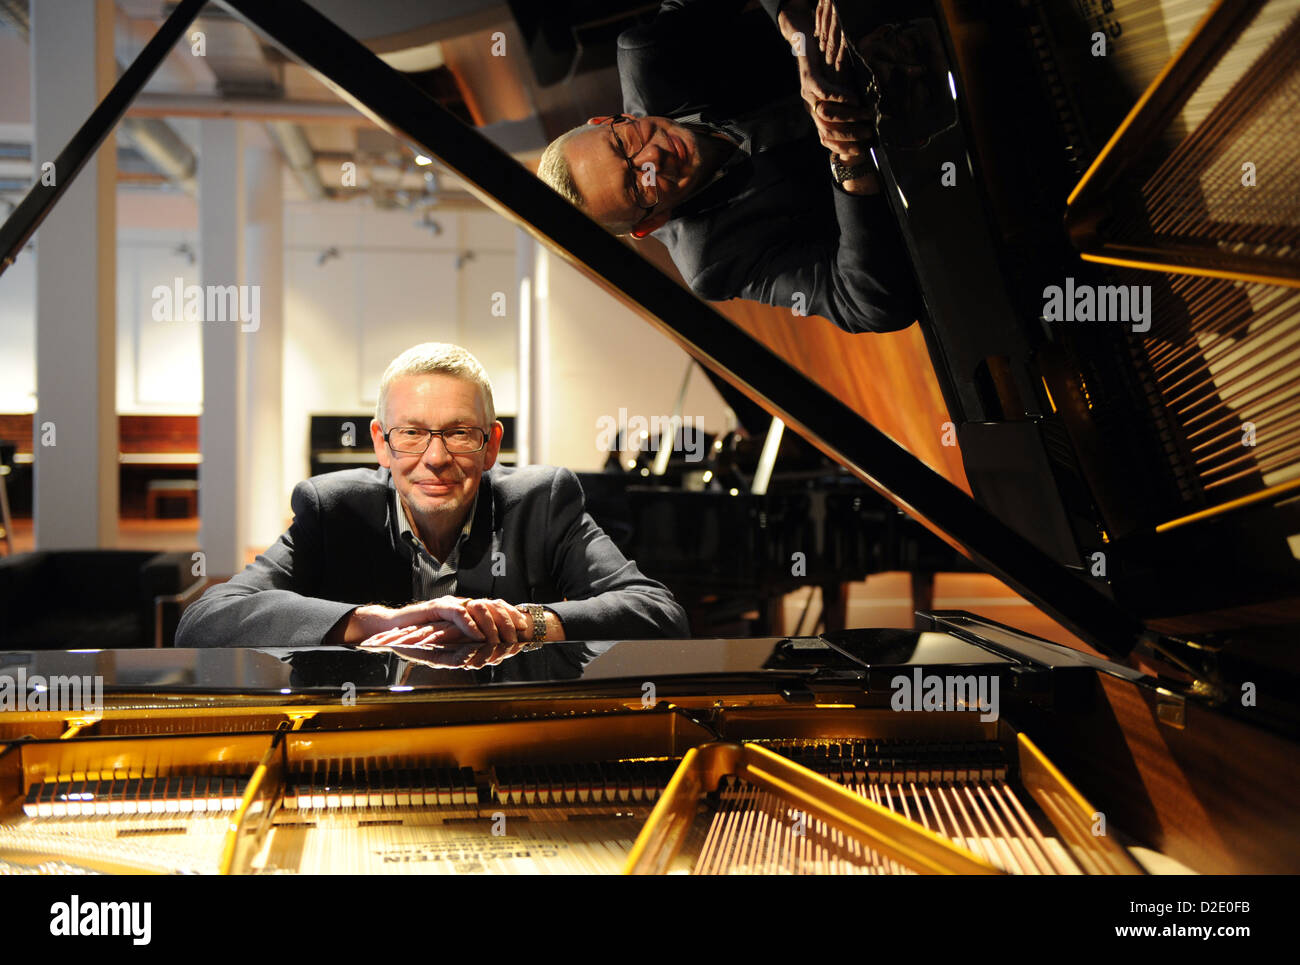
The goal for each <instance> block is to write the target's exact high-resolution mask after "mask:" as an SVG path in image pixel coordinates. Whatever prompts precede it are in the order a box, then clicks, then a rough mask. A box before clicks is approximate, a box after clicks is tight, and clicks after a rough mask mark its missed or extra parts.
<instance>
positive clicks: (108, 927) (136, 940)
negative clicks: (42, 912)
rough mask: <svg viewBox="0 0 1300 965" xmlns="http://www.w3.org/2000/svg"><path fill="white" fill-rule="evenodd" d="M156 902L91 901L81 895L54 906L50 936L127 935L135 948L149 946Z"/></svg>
mask: <svg viewBox="0 0 1300 965" xmlns="http://www.w3.org/2000/svg"><path fill="white" fill-rule="evenodd" d="M152 923H153V903H152V902H149V901H87V902H82V901H81V897H80V896H79V895H73V896H72V898H71V899H70V900H69V901H56V902H55V903H54V904H52V905H50V934H51V935H62V936H67V937H76V936H79V935H95V936H105V937H106V936H127V937H129V938H130V939H131V942H132V944H134V945H148V944H149V940H150V937H151V936H152V934H153V926H152Z"/></svg>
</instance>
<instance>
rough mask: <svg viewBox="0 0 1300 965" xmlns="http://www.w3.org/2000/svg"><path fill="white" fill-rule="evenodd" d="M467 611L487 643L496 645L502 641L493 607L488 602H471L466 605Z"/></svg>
mask: <svg viewBox="0 0 1300 965" xmlns="http://www.w3.org/2000/svg"><path fill="white" fill-rule="evenodd" d="M465 609H466V610H468V611H469V615H470V617H472V618H473V620H474V623H475V625H476V626H477V627H478V629H479V632H480V634H481V637H479V638H478V639H481V640H484V641H486V642H487V643H496V642H497V641H498V640H500V639H501V636H500V634H499V633H498V632H497V621H496V618H495V617H494V616H493V614H492V609H491V605H490V604H489V602H488V601H487V600H470V601H469V602H468V603H466V604H465Z"/></svg>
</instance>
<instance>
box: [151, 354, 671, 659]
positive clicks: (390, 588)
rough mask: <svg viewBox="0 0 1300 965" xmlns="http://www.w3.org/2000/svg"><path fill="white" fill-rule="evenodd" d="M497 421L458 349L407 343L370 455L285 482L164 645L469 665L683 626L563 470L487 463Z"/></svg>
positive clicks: (383, 385)
mask: <svg viewBox="0 0 1300 965" xmlns="http://www.w3.org/2000/svg"><path fill="white" fill-rule="evenodd" d="M502 431H503V430H502V425H501V423H500V422H498V421H496V411H495V408H494V407H493V404H492V385H491V383H490V382H489V380H488V378H487V374H486V373H485V372H484V371H483V368H482V366H481V365H480V364H479V362H478V360H477V359H475V358H474V356H472V355H471V354H470V353H469V352H467V351H465V350H464V349H462V348H460V347H458V346H455V345H445V344H440V343H425V344H423V345H417V346H415V347H414V348H411V349H408V350H407V351H406V352H404V353H402V354H401V355H399V356H398V357H397V358H396V359H394V360H393V362H392V363H391V364H390V365H389V367H388V369H387V371H386V372H385V373H384V376H383V379H382V380H381V382H380V387H379V398H378V404H377V405H376V407H375V419H374V420H373V421H372V422H371V425H370V432H371V437H372V441H373V443H374V447H375V454H376V455H377V457H378V459H379V463H380V466H381V467H382V468H380V469H378V470H373V469H352V470H346V471H343V472H334V473H326V474H324V475H320V476H315V477H313V478H312V479H308V480H306V481H305V482H301V483H299V484H298V485H297V486H296V487H295V489H294V492H293V499H292V502H293V510H294V520H293V524H292V525H291V526H290V527H289V530H288V532H286V533H284V534H283V535H282V536H281V537H280V539H279V540H278V541H277V542H276V543H275V545H273V546H272V547H271V548H270V549H268V550H267V551H266V553H265V554H263V555H261V556H258V557H257V559H256V561H255V562H253V563H252V564H250V565H249V566H248V567H247V569H245V570H244V572H242V573H240V574H238V575H237V576H235V577H234V578H233V579H231V580H230V581H229V582H228V583H224V584H221V585H219V586H216V587H213V588H212V589H210V590H208V592H207V593H205V594H204V596H203V597H202V599H200V600H199V601H198V602H196V603H195V604H194V605H193V606H192V607H190V608H189V609H188V610H187V611H186V612H185V615H184V617H183V619H182V620H181V624H180V627H179V628H178V630H177V646H181V647H195V646H200V647H202V646H312V645H317V644H366V645H371V646H377V645H383V646H402V647H413V646H419V647H425V648H437V649H438V650H439V652H440V654H441V655H442V657H444V658H445V657H446V656H447V654H448V651H455V652H456V653H458V654H461V655H463V663H462V664H461V665H462V666H466V667H471V668H472V667H481V666H484V665H486V664H489V663H498V662H499V661H500V660H502V659H504V658H505V657H509V656H514V655H515V654H516V653H519V652H520V651H522V650H525V649H535V648H537V647H539V646H540V645H542V644H544V643H545V642H548V641H554V640H563V639H566V638H567V639H576V640H608V639H626V638H654V637H665V636H685V635H686V634H687V625H686V615H685V613H684V612H683V610H682V609H681V607H680V606H678V605H677V603H676V601H675V600H674V599H673V597H672V594H671V593H670V592H669V591H668V590H667V589H666V588H664V587H663V586H662V585H661V584H659V583H656V582H655V581H653V580H650V579H648V578H646V577H645V576H643V575H642V574H641V573H640V571H639V570H638V569H637V567H636V564H635V563H633V562H631V561H629V560H627V559H626V558H625V557H624V556H623V554H622V553H620V552H619V550H618V548H617V547H616V546H615V545H614V543H613V542H612V541H611V540H610V539H609V538H608V537H607V536H606V535H605V534H604V533H603V532H602V531H601V530H600V528H599V527H598V526H597V525H596V524H595V522H593V521H592V519H591V517H590V516H589V515H587V514H586V513H585V512H584V509H583V496H582V490H581V488H580V487H579V485H578V481H577V478H576V477H575V476H574V475H573V473H571V472H569V471H568V470H566V469H556V468H553V467H543V466H531V467H527V468H522V469H510V468H503V467H495V468H494V466H495V463H496V459H497V455H498V452H499V450H500V447H501V436H502ZM410 601H415V602H410Z"/></svg>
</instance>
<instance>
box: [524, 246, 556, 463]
mask: <svg viewBox="0 0 1300 965" xmlns="http://www.w3.org/2000/svg"><path fill="white" fill-rule="evenodd" d="M547 274H548V273H547V251H546V249H545V248H544V247H543V246H541V245H539V244H538V243H537V241H536V240H535V239H534V238H533V236H532V235H530V234H529V233H528V232H527V231H525V230H524V229H523V228H518V229H516V231H515V297H516V298H518V299H519V366H518V369H519V406H518V413H519V414H518V415H517V416H516V420H515V437H516V445H515V448H516V450H517V452H518V461H519V465H521V466H527V465H530V464H544V463H545V462H546V461H547V433H548V432H549V429H550V426H549V405H548V400H549V398H550V396H549V392H548V389H547V385H548V381H549V378H548V373H549V370H550V335H549V317H548V313H547V308H548V304H549V303H548V298H549V297H550V296H549V292H548V291H547V288H548V285H547Z"/></svg>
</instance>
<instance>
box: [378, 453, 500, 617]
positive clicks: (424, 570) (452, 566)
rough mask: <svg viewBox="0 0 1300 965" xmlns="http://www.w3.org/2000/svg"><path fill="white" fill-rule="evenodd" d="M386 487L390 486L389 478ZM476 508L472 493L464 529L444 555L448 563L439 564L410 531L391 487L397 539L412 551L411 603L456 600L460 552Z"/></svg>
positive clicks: (396, 495)
mask: <svg viewBox="0 0 1300 965" xmlns="http://www.w3.org/2000/svg"><path fill="white" fill-rule="evenodd" d="M388 484H389V486H393V481H392V478H391V477H389V481H388ZM477 507H478V494H477V493H475V494H474V502H473V503H471V504H470V507H469V514H468V515H467V516H466V517H465V525H464V526H462V527H461V530H460V536H459V538H457V540H456V543H455V545H454V546H452V548H451V552H450V553H448V554H447V559H446V560H443V561H441V562H440V561H439V560H438V559H437V558H435V557H434V555H433V554H432V553H430V552H429V551H428V549H427V548H426V547H425V545H424V543H423V542H422V541H421V540H420V538H419V537H418V536H417V535H416V534H415V531H414V530H412V529H411V523H410V521H409V520H408V519H407V518H406V507H405V506H403V505H402V497H401V496H400V495H398V492H397V488H396V487H395V486H393V508H394V512H396V514H397V532H398V538H399V539H401V540H403V541H404V542H405V543H406V544H407V545H408V546H409V547H410V548H411V599H412V600H436V599H438V597H440V596H455V594H456V570H457V569H458V568H459V567H460V548H461V546H462V545H463V544H464V543H465V541H466V540H468V539H469V531H470V526H471V525H473V523H474V510H475V509H476V508H477Z"/></svg>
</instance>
